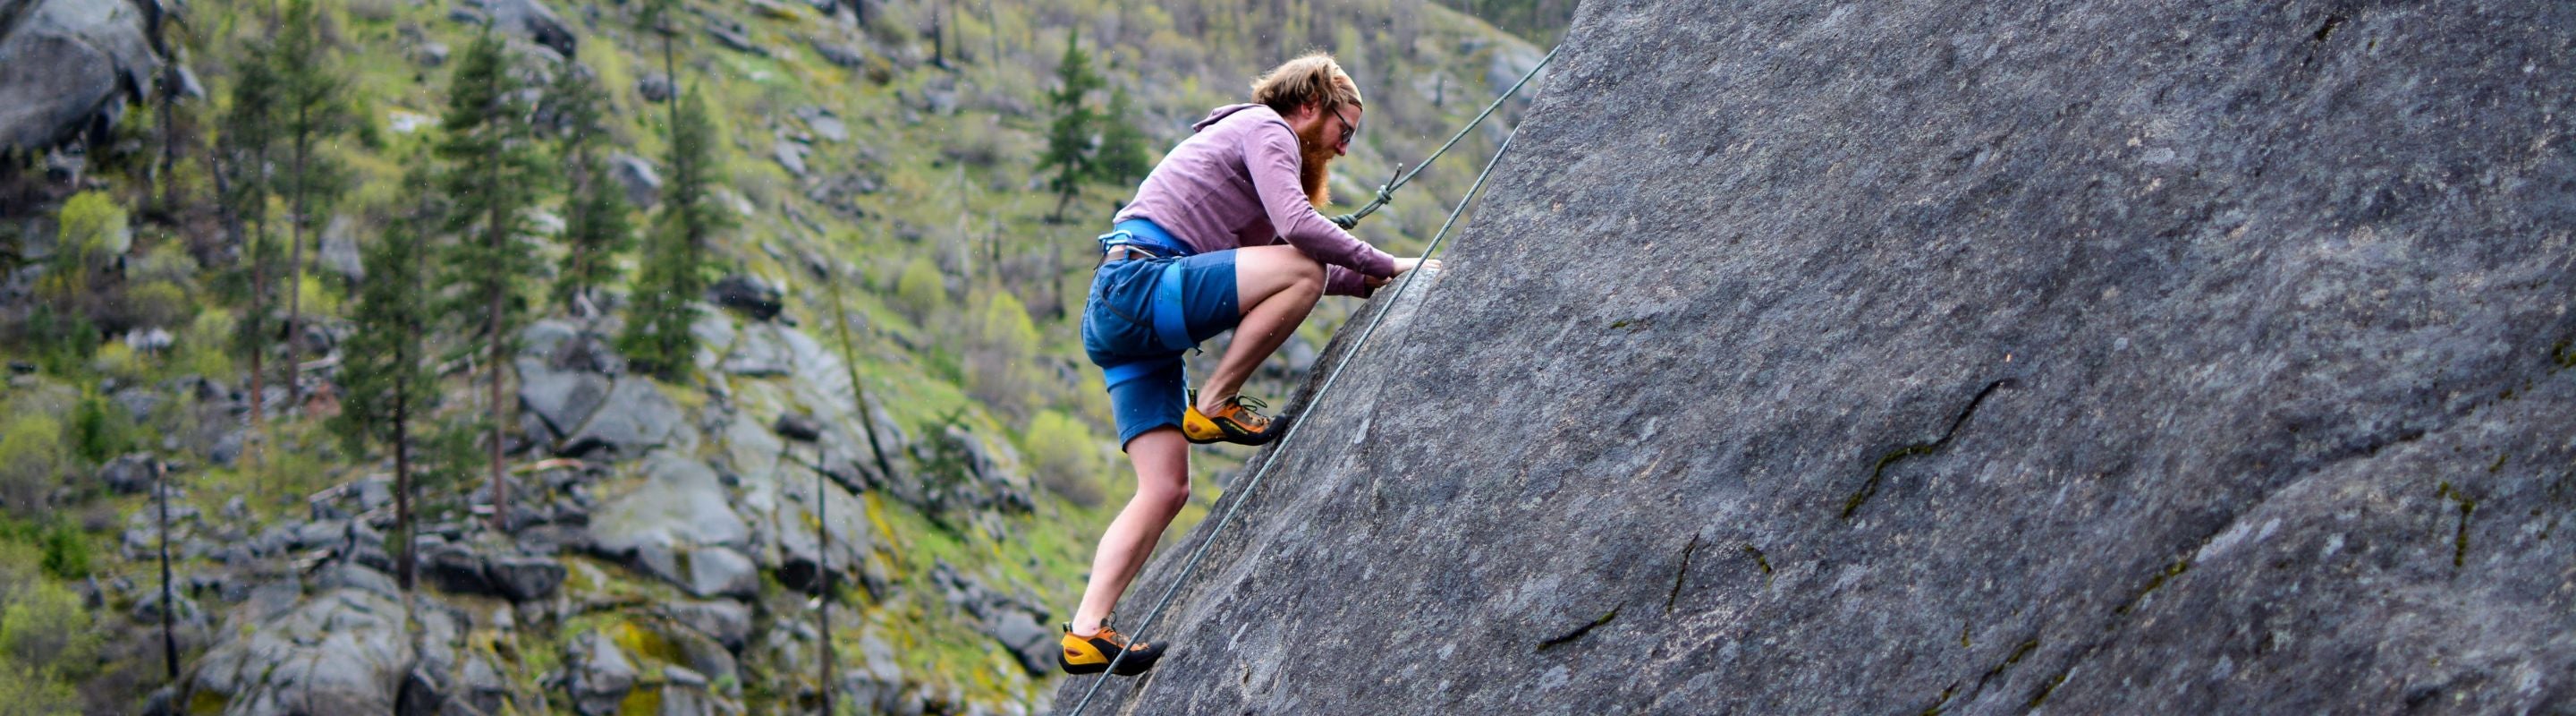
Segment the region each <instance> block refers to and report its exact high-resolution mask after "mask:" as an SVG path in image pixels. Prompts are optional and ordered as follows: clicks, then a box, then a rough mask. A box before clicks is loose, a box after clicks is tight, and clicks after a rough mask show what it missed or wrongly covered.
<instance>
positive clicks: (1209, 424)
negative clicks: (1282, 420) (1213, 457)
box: [1181, 390, 1278, 445]
mask: <svg viewBox="0 0 2576 716" xmlns="http://www.w3.org/2000/svg"><path fill="white" fill-rule="evenodd" d="M1267 407H1270V406H1269V405H1268V404H1265V403H1262V402H1261V401H1260V400H1256V399H1253V398H1246V397H1243V396H1240V395H1237V396H1234V397H1231V398H1227V399H1225V405H1224V407H1220V408H1217V409H1216V414H1214V415H1210V414H1207V413H1201V412H1199V392H1198V391H1195V390H1193V391H1190V407H1189V410H1188V411H1186V412H1183V413H1181V435H1182V436H1184V437H1187V438H1189V439H1190V442H1192V443H1196V444H1200V445H1206V444H1208V443H1234V444H1236V445H1260V444H1262V443H1267V442H1270V439H1271V438H1273V437H1277V436H1278V431H1276V430H1272V429H1271V428H1272V427H1273V425H1272V423H1271V420H1270V418H1268V417H1265V416H1263V415H1262V414H1260V413H1256V412H1253V409H1254V408H1267Z"/></svg>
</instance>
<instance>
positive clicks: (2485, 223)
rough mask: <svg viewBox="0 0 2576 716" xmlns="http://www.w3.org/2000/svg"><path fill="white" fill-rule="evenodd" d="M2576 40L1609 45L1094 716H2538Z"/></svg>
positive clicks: (1523, 140) (1926, 28) (2562, 650)
mask: <svg viewBox="0 0 2576 716" xmlns="http://www.w3.org/2000/svg"><path fill="white" fill-rule="evenodd" d="M2572 23H2576V10H2572V9H2571V7H2570V6H2568V5H2566V4H2564V3H2550V2H2476V3H2466V4H2454V5H2444V6H2439V7H2435V6H2417V5H2402V4H2400V5H2390V4H2368V3H2338V2H2290V3H2233V2H2222V3H2214V4H2213V3H2173V2H2151V3H2134V2H2095V1H2092V0H2051V1H2048V2H2033V3H2017V4H2005V5H1991V6H1976V7H1965V6H1960V5H1957V4H1948V3H1897V4H1879V5H1846V6H1839V7H1837V6H1832V5H1817V4H1813V3H1794V2H1778V3H1753V4H1749V5H1745V6H1740V7H1734V8H1730V9H1728V10H1725V11H1723V12H1720V11H1715V10H1711V9H1709V8H1707V7H1705V6H1703V5H1700V4H1695V3H1654V2H1635V1H1618V0H1603V1H1599V2H1589V3H1585V4H1584V5H1583V8H1582V10H1581V11H1580V12H1579V13H1578V15H1577V17H1576V20H1575V23H1574V27H1573V28H1572V29H1571V30H1570V31H1569V32H1568V34H1567V38H1566V47H1567V50H1566V52H1567V53H1568V54H1567V55H1566V56H1564V57H1561V58H1560V59H1559V62H1560V63H1562V64H1561V65H1559V66H1557V67H1556V68H1555V70H1556V71H1558V72H1559V74H1558V75H1556V77H1555V78H1554V80H1553V82H1552V83H1551V85H1550V87H1549V89H1548V91H1547V93H1546V94H1545V95H1544V96H1543V97H1541V98H1540V99H1539V100H1538V102H1537V104H1536V105H1535V106H1534V107H1533V108H1532V109H1531V113H1530V116H1529V119H1528V121H1527V122H1526V123H1525V124H1524V125H1523V126H1522V129H1521V133H1520V136H1519V139H1518V140H1517V143H1516V144H1515V145H1514V146H1513V155H1512V158H1511V159H1510V160H1509V161H1507V162H1505V163H1504V165H1503V167H1502V169H1501V170H1500V171H1499V177H1498V179H1497V180H1496V183H1497V186H1496V187H1495V188H1494V190H1493V192H1492V193H1491V194H1490V195H1489V196H1487V197H1486V198H1485V199H1483V202H1484V204H1483V211H1484V213H1483V215H1482V216H1481V217H1480V218H1478V219H1477V220H1476V221H1475V223H1474V224H1473V225H1472V226H1471V227H1470V228H1469V230H1468V231H1467V233H1466V235H1465V236H1464V237H1463V238H1462V239H1461V240H1460V241H1459V242H1458V244H1457V246H1456V248H1455V249H1454V251H1453V252H1452V253H1450V254H1449V255H1448V256H1449V258H1448V260H1449V264H1450V269H1449V270H1448V271H1447V272H1445V273H1446V275H1445V276H1444V277H1443V278H1442V279H1440V281H1439V282H1437V283H1436V284H1433V285H1431V286H1430V287H1429V288H1428V290H1427V291H1419V292H1415V293H1411V294H1408V295H1407V296H1406V297H1405V299H1404V302H1403V303H1401V304H1399V305H1398V306H1397V307H1396V309H1397V310H1396V312H1395V313H1394V314H1393V317H1392V318H1391V319H1390V324H1389V326H1388V328H1386V329H1384V330H1382V331H1381V332H1380V333H1379V334H1378V337H1377V338H1376V339H1375V340H1374V341H1372V342H1371V343H1370V344H1369V345H1366V346H1354V345H1348V344H1342V345H1337V346H1334V347H1333V348H1332V349H1331V350H1330V351H1328V353H1327V358H1326V361H1327V363H1328V364H1329V363H1333V362H1347V363H1348V365H1349V366H1350V373H1349V374H1348V375H1346V376H1345V378H1344V380H1343V382H1342V384H1341V385H1339V386H1336V387H1335V388H1334V389H1333V391H1332V392H1331V393H1329V394H1326V395H1321V396H1316V397H1314V409H1313V412H1311V413H1308V417H1307V418H1306V419H1305V421H1304V422H1303V423H1302V426H1303V427H1302V430H1303V432H1300V433H1298V434H1297V435H1296V436H1295V438H1294V440H1293V441H1292V442H1289V443H1286V444H1283V445H1279V446H1277V447H1275V448H1274V449H1276V450H1279V451H1281V455H1280V459H1279V463H1278V465H1277V467H1276V471H1275V473H1274V474H1272V475H1271V476H1270V477H1269V478H1268V479H1267V480H1266V481H1264V482H1263V483H1262V484H1261V485H1260V487H1259V488H1258V489H1257V490H1253V491H1250V492H1244V493H1239V494H1238V495H1236V496H1235V497H1236V498H1239V499H1243V500H1248V501H1249V502H1248V507H1247V508H1246V510H1245V517H1244V518H1243V519H1242V520H1241V521H1239V522H1238V523H1236V524H1235V525H1234V526H1233V527H1232V528H1231V529H1229V530H1227V531H1226V532H1224V533H1222V534H1213V535H1212V534H1208V533H1207V532H1206V531H1205V530H1201V531H1198V532H1195V533H1193V534H1191V535H1190V536H1189V537H1188V538H1187V539H1186V540H1185V541H1184V542H1183V544H1182V546H1185V547H1192V546H1197V545H1200V544H1208V543H1212V545H1211V546H1212V552H1211V554H1210V557H1209V559H1208V562H1207V566H1206V567H1205V568H1203V569H1202V570H1200V571H1199V572H1198V573H1197V574H1196V575H1195V576H1194V577H1193V578H1191V579H1190V580H1189V581H1188V582H1187V583H1186V584H1185V585H1184V588H1183V589H1182V590H1181V592H1180V598H1179V600H1178V606H1177V607H1176V608H1175V609H1174V610H1173V612H1172V613H1171V614H1170V615H1168V616H1167V617H1166V622H1165V623H1164V624H1163V625H1160V626H1158V627H1157V628H1155V629H1153V630H1151V631H1150V632H1149V633H1148V634H1146V638H1150V639H1155V640H1158V641H1165V642H1169V643H1172V644H1174V645H1175V646H1174V649H1175V651H1174V652H1173V653H1172V654H1171V655H1169V656H1166V657H1165V658H1164V659H1163V661H1162V662H1161V663H1160V665H1158V666H1157V667H1156V669H1155V671H1154V674H1153V676H1151V677H1150V678H1146V679H1138V680H1117V681H1112V682H1111V685H1110V686H1109V687H1107V688H1106V689H1104V690H1103V692H1102V694H1103V699H1104V702H1105V703H1106V704H1108V706H1107V707H1106V708H1104V707H1102V705H1101V704H1098V703H1096V704H1094V705H1093V709H1092V712H1094V713H1110V712H1116V713H1134V714H1170V713H1193V714H1236V713H1244V712H1248V711H1257V712H1265V713H1267V712H1273V711H1283V712H1284V711H1294V712H1301V713H1350V714H1363V713H1367V714H1376V713H1502V712H1509V713H1555V714H1589V713H1658V714H1706V713H1924V714H1934V713H1980V714H1984V713H2013V712H2037V711H2046V712H2052V713H2285V712H2298V713H2305V712H2333V713H2399V712H2407V713H2415V712H2430V713H2498V714H2509V713H2569V712H2570V709H2571V708H2576V676H2571V674H2576V670H2571V669H2570V665H2571V664H2576V619H2571V617H2570V615H2571V614H2576V548H2571V546H2570V541H2571V540H2576V531H2571V528H2576V442H2571V440H2570V438H2571V430H2570V426H2571V425H2576V314H2571V313H2570V312H2569V304H2570V301H2571V300H2576V244H2571V237H2576V213H2571V207H2576V182H2571V177H2576V151H2571V149H2570V146H2571V145H2570V144H2569V143H2568V141H2567V138H2568V137H2569V136H2570V134H2571V131H2576V106H2571V100H2570V97H2576V37H2571V36H2570V35H2569V34H2568V33H2566V32H2564V31H2563V28H2566V27H2569V26H2570V25H2571V24H2572ZM1381 300H1385V299H1384V298H1383V297H1381ZM1176 562H1177V560H1164V561H1162V562H1160V563H1158V564H1156V565H1155V566H1154V567H1153V568H1152V569H1151V570H1150V571H1149V572H1148V573H1147V574H1146V576H1145V578H1144V579H1142V580H1141V585H1142V586H1141V587H1140V589H1141V590H1143V593H1147V594H1158V593H1159V592H1160V590H1162V589H1163V588H1164V587H1165V586H1166V585H1168V584H1171V583H1172V580H1173V579H1175V577H1176V572H1177V569H1176V567H1177V566H1178V565H1177V563H1176ZM1084 686H1088V684H1087V683H1083V682H1080V681H1077V682H1073V683H1068V684H1066V685H1064V686H1063V687H1062V690H1060V691H1059V697H1058V699H1059V702H1060V703H1062V702H1064V701H1065V700H1067V699H1071V698H1074V697H1075V696H1076V695H1078V694H1079V693H1080V692H1079V690H1078V689H1079V688H1080V687H1084Z"/></svg>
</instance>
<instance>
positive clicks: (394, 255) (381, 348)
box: [330, 221, 438, 590]
mask: <svg viewBox="0 0 2576 716" xmlns="http://www.w3.org/2000/svg"><path fill="white" fill-rule="evenodd" d="M368 248H369V249H370V250H369V251H368V252H367V263H368V265H371V266H375V267H376V271H377V273H376V275H375V276H373V277H371V279H370V280H369V281H368V282H367V283H366V285H365V286H364V287H363V288H362V289H361V290H360V291H359V293H358V302H357V311H356V315H355V316H353V319H354V322H355V323H356V324H357V325H356V329H357V330H356V331H355V333H353V334H352V335H351V336H350V337H349V341H348V343H347V344H346V346H345V347H344V348H343V349H342V352H343V354H344V355H345V356H346V363H347V365H348V371H347V373H346V377H344V378H342V379H341V391H342V392H343V393H344V395H345V398H344V399H343V400H342V401H341V407H340V414H339V415H338V416H337V417H334V418H332V419H331V423H330V427H331V429H332V431H333V432H335V433H338V434H339V436H340V439H341V441H342V443H343V444H344V445H346V449H347V451H348V453H349V454H350V455H364V454H366V448H367V446H368V445H370V444H376V445H383V446H385V448H386V449H387V450H389V451H391V452H392V453H393V458H394V499H395V503H394V504H395V506H396V508H395V510H396V511H395V515H396V516H395V519H394V529H393V532H392V534H393V535H394V538H393V539H390V540H388V544H390V545H393V550H394V558H395V568H394V579H395V581H396V583H397V584H400V585H401V586H402V588H403V589H406V590H408V589H410V588H411V586H412V550H411V543H412V541H411V540H410V539H409V536H410V535H411V525H412V517H411V494H412V463H411V454H412V430H411V425H412V422H413V420H414V419H415V418H416V417H417V416H421V415H427V414H429V412H430V410H431V409H432V408H434V407H435V406H436V403H437V402H438V384H437V377H436V376H434V375H432V374H431V373H430V371H429V367H428V366H427V364H426V363H425V362H424V361H423V359H424V358H426V357H427V356H425V355H423V354H422V351H421V350H420V345H421V339H422V336H421V327H422V326H425V325H428V324H430V323H431V321H432V320H433V316H432V315H431V314H430V311H429V308H430V307H429V302H428V301H426V300H423V298H422V295H423V292H422V286H421V281H420V275H421V271H422V266H421V264H422V262H423V256H424V254H426V253H427V252H425V251H423V250H422V248H421V246H420V239H419V237H417V236H415V235H413V232H412V229H411V223H410V222H409V221H398V222H396V223H395V224H394V225H393V227H391V229H390V230H388V231H386V232H385V235H384V236H383V237H382V238H379V239H377V240H376V241H375V242H374V243H373V244H372V245H371V246H369V247H368Z"/></svg>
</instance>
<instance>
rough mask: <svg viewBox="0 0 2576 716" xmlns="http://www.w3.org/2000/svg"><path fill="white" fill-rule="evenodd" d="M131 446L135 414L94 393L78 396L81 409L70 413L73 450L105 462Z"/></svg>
mask: <svg viewBox="0 0 2576 716" xmlns="http://www.w3.org/2000/svg"><path fill="white" fill-rule="evenodd" d="M133 448H134V416H133V415H131V414H128V413H127V412H125V407H124V406H121V405H117V404H116V403H115V402H113V401H110V400H108V399H107V398H105V397H103V396H100V395H99V394H97V393H90V394H88V395H84V396H81V402H80V409H79V410H78V411H75V412H74V413H73V414H72V453H73V454H75V455H79V456H80V458H81V459H82V460H87V461H90V462H105V461H106V460H107V459H108V458H112V457H116V456H118V455H123V454H125V452H126V451H127V450H131V449H133Z"/></svg>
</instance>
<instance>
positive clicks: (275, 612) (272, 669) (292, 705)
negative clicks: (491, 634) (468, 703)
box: [186, 587, 454, 714]
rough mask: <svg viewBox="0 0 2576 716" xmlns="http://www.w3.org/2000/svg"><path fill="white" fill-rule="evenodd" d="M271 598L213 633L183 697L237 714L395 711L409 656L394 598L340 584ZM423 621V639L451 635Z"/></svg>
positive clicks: (447, 625) (449, 627)
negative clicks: (212, 641) (219, 637)
mask: <svg viewBox="0 0 2576 716" xmlns="http://www.w3.org/2000/svg"><path fill="white" fill-rule="evenodd" d="M270 599H271V602H270V604H269V605H268V606H265V607H264V606H263V604H262V597H260V596H254V597H253V598H252V602H251V603H249V604H245V605H243V607H242V609H241V610H239V611H237V612H236V613H235V614H234V615H233V617H232V618H233V620H234V621H233V623H231V624H228V625H227V626H226V627H225V628H222V629H218V630H216V632H215V633H217V634H220V635H223V640H222V641H220V642H217V643H216V644H215V646H214V647H213V648H211V649H209V650H207V652H206V654H205V655H204V656H203V657H200V658H199V659H198V660H197V663H196V666H195V670H194V671H193V672H191V674H190V675H189V676H188V677H187V681H186V685H187V688H188V689H189V690H190V691H192V692H194V693H195V695H194V696H192V697H191V698H190V699H189V700H188V703H192V704H203V703H213V704H221V705H223V712H224V713H240V714H284V713H309V714H325V713H331V714H361V713H365V714H382V713H394V710H395V702H396V700H397V698H398V695H399V694H400V692H401V689H402V685H403V682H404V681H405V680H406V676H407V674H408V672H409V670H410V667H411V665H412V664H413V662H414V659H415V654H414V652H413V651H412V647H411V644H412V643H413V640H412V638H411V637H410V636H409V635H407V634H406V633H405V630H404V625H403V605H402V602H401V601H400V600H398V599H396V598H394V597H390V596H387V595H384V594H379V593H376V592H374V591H369V590H364V589H356V588H348V587H342V588H337V589H330V590H327V591H323V592H321V593H318V594H315V595H313V596H311V597H309V598H303V599H296V598H295V597H293V596H291V593H286V594H279V595H276V596H274V597H271V598H270ZM433 611H434V610H433ZM423 627H424V629H425V630H426V633H425V634H424V635H423V636H422V637H421V639H422V640H423V641H426V642H434V643H442V644H443V643H445V642H446V641H447V640H448V638H449V636H450V635H452V634H453V633H454V626H453V623H452V622H448V621H445V620H442V619H424V620H423Z"/></svg>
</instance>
